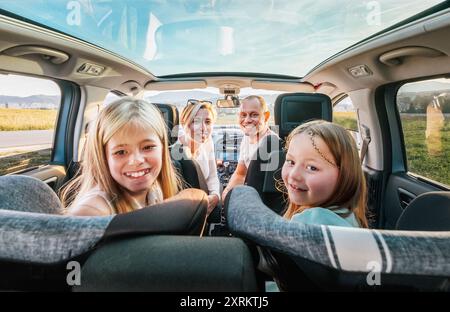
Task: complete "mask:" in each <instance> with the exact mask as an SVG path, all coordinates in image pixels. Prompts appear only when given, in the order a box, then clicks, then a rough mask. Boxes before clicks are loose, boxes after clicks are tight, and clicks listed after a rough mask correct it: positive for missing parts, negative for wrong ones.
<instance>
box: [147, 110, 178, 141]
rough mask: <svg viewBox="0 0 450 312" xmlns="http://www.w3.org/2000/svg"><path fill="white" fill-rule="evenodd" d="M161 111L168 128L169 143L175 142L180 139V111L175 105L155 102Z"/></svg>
mask: <svg viewBox="0 0 450 312" xmlns="http://www.w3.org/2000/svg"><path fill="white" fill-rule="evenodd" d="M153 105H155V106H156V107H157V108H158V109H159V111H160V112H161V114H162V116H163V119H164V121H165V122H166V125H167V128H168V137H169V145H172V144H174V143H175V142H176V141H177V139H178V123H179V113H178V109H177V107H176V106H175V105H171V104H160V103H153Z"/></svg>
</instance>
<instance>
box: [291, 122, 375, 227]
mask: <svg viewBox="0 0 450 312" xmlns="http://www.w3.org/2000/svg"><path fill="white" fill-rule="evenodd" d="M304 132H306V133H308V134H309V135H312V136H317V137H320V138H321V139H322V140H323V141H324V142H325V144H326V145H327V146H328V148H329V150H330V152H331V154H332V155H333V157H334V159H335V162H336V163H335V164H336V165H337V167H338V168H339V175H338V178H337V183H336V187H335V189H334V191H333V193H332V194H331V196H330V197H329V198H328V199H326V200H325V201H324V202H323V203H319V205H320V206H321V207H325V208H326V207H331V206H339V207H346V208H348V209H349V210H350V211H352V212H353V213H354V214H355V217H356V219H357V220H358V223H359V224H360V226H361V227H365V228H367V227H368V223H367V217H366V205H367V202H366V201H367V187H366V182H365V178H364V173H363V171H362V168H361V161H360V158H359V155H358V149H357V147H356V143H355V140H354V139H353V138H352V136H351V135H350V133H349V132H348V131H347V130H346V129H345V128H343V127H341V126H340V125H337V124H334V123H331V122H328V121H324V120H315V121H310V122H307V123H304V124H302V125H300V126H298V127H297V128H295V129H294V130H293V131H292V132H291V133H290V134H289V136H288V138H287V140H286V150H287V149H288V148H289V144H290V142H291V141H292V138H293V137H294V136H296V135H297V134H300V133H304ZM283 191H284V192H286V189H285V187H283ZM305 209H306V208H305V207H302V206H298V205H296V204H294V203H292V202H290V203H289V205H288V209H287V210H286V213H285V214H284V216H285V217H286V218H288V219H291V218H292V216H293V215H294V214H296V213H299V212H302V211H303V210H305Z"/></svg>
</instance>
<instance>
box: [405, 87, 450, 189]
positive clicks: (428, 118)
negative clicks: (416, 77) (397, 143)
mask: <svg viewBox="0 0 450 312" xmlns="http://www.w3.org/2000/svg"><path fill="white" fill-rule="evenodd" d="M397 109H398V111H399V113H400V120H401V125H402V129H403V138H404V141H405V149H406V159H407V167H408V171H409V172H411V173H413V174H418V175H420V176H423V177H426V178H429V179H432V180H435V181H437V182H440V183H443V184H446V185H450V175H449V172H450V79H433V80H425V81H419V82H412V83H407V84H404V85H403V86H402V87H401V88H400V89H399V90H398V92H397Z"/></svg>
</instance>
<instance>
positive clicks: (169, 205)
mask: <svg viewBox="0 0 450 312" xmlns="http://www.w3.org/2000/svg"><path fill="white" fill-rule="evenodd" d="M102 5H106V4H102ZM11 8H14V6H12V7H11ZM11 8H9V7H8V6H6V5H5V7H0V76H4V77H11V76H15V75H17V76H23V77H32V78H39V79H45V80H48V81H51V82H52V83H53V84H55V85H56V86H57V89H58V90H59V91H60V97H59V102H58V107H59V109H58V110H57V116H56V117H55V120H56V121H55V125H54V128H53V132H52V135H51V136H52V143H51V153H50V154H49V159H48V161H46V163H44V164H39V165H33V162H32V161H30V160H27V161H22V163H21V166H22V165H23V166H22V167H17V168H16V169H10V170H9V171H5V172H3V171H2V172H1V173H0V174H1V175H0V275H1V276H2V278H1V279H0V290H5V291H30V290H38V291H43V290H45V291H65V292H71V291H74V292H92V291H189V292H191V291H209V292H210V291H220V292H266V291H268V288H267V285H268V283H269V282H272V281H275V282H276V283H277V285H278V288H279V290H281V291H308V290H316V291H330V290H331V291H336V290H337V291H405V290H406V291H446V292H448V291H450V286H449V285H450V283H449V282H450V248H449V246H450V135H449V133H450V121H449V120H450V110H448V111H445V110H444V113H442V112H441V113H440V114H441V115H440V116H442V117H440V118H442V124H443V126H441V127H440V128H439V129H440V130H439V142H440V143H439V144H438V145H434V146H433V147H430V148H428V151H429V153H430V154H429V155H428V156H425V157H422V158H421V157H419V156H417V157H416V156H415V158H414V157H412V156H411V154H409V153H410V151H411V149H412V148H413V147H414V146H417V144H419V143H417V142H415V141H412V139H410V138H411V136H412V135H413V134H414V133H418V126H411V128H406V127H405V124H406V121H407V120H409V119H408V118H410V119H411V118H415V117H414V116H412V115H413V114H415V113H417V112H412V113H411V112H409V111H408V112H409V113H404V112H406V109H409V108H410V106H408V105H410V104H408V105H406V104H405V105H406V106H405V105H404V106H402V105H403V104H402V103H404V102H402V101H404V100H405V98H410V99H411V103H414V105H416V104H417V103H419V98H418V95H411V94H412V92H411V90H412V88H413V87H415V86H423V89H424V90H426V91H423V92H425V93H426V94H425V95H426V96H428V97H429V98H430V99H431V100H432V103H435V104H434V106H428V108H427V106H423V107H422V108H423V109H424V110H425V111H426V112H428V111H432V110H438V109H440V110H441V111H442V107H447V106H445V105H448V104H447V102H445V101H447V100H448V101H449V103H450V41H449V40H448V38H449V35H450V4H449V2H448V1H444V2H441V3H439V4H436V5H433V6H430V8H428V9H427V10H421V12H419V13H418V14H415V15H413V16H411V17H410V18H408V19H404V20H402V21H399V22H398V23H396V24H395V25H393V26H391V27H388V28H386V29H384V30H383V31H380V32H377V33H374V34H371V35H370V36H369V37H367V38H365V39H364V40H361V41H359V42H355V43H354V44H352V45H351V46H349V47H346V46H345V47H342V49H340V50H339V51H340V52H339V53H337V54H334V55H333V56H332V57H329V58H327V59H324V60H322V61H321V62H320V63H312V64H310V65H311V66H310V70H309V71H307V73H306V74H305V75H300V74H299V75H298V76H289V75H285V74H283V73H274V74H267V73H258V72H248V71H245V70H244V71H233V72H227V71H226V70H224V69H223V68H226V67H217V70H216V71H211V72H201V71H200V72H183V71H180V72H179V73H177V74H173V75H156V74H154V73H153V72H152V69H151V68H150V69H149V68H145V67H144V66H142V65H141V64H139V62H137V61H134V60H133V55H131V54H130V55H120V54H119V53H117V52H112V51H110V50H109V49H108V48H105V47H103V46H101V45H100V44H98V43H91V42H89V41H87V40H85V39H80V38H77V37H76V36H73V35H71V34H70V33H68V31H67V30H65V29H62V30H59V29H57V28H56V26H54V25H45V24H43V23H41V22H40V21H39V20H37V19H36V20H33V19H32V18H30V17H28V18H27V17H23V18H21V17H20V14H19V13H18V12H15V11H14V10H13V9H11ZM99 24H100V22H99ZM149 29H150V28H149ZM120 31H121V30H117V32H118V33H120ZM123 31H125V30H123ZM225 33H226V32H225ZM186 36H187V35H186ZM165 49H168V48H167V47H165ZM236 49H237V48H236ZM163 52H164V53H166V54H167V55H169V56H170V55H171V54H170V53H175V51H173V52H171V51H169V50H164V49H162V52H161V53H163ZM291 52H292V53H293V54H295V53H297V51H289V53H291ZM193 54H194V53H193ZM197 57H199V58H201V56H197ZM243 62H245V59H244V60H243ZM161 64H162V65H164V64H165V63H164V60H161V61H160V63H158V66H162V65H161ZM155 66H156V65H155ZM180 66H181V65H180ZM444 82H445V83H447V84H448V89H445V88H441V89H438V90H434V89H430V88H433V87H434V86H437V85H438V84H439V83H441V84H442V85H444ZM433 83H434V84H433ZM424 86H426V87H427V88H428V89H426V88H425V87H424ZM206 88H215V89H217V90H219V93H220V99H222V98H224V99H226V98H227V95H229V94H232V95H235V96H236V97H237V98H238V99H242V98H243V97H245V95H244V94H243V93H242V90H244V89H246V88H248V89H250V94H251V92H252V90H254V91H255V92H256V91H257V90H266V91H270V92H273V94H275V95H274V96H273V98H274V101H273V103H271V104H273V115H274V116H273V117H274V119H273V124H271V127H272V128H273V129H276V132H277V134H278V135H279V139H278V138H276V137H268V138H267V139H266V140H265V141H264V142H263V143H261V145H260V146H259V149H258V152H257V154H256V155H257V157H256V159H254V160H252V162H251V163H250V165H249V169H248V173H247V175H246V179H245V185H244V186H238V187H236V188H234V189H233V190H232V191H231V192H230V193H229V195H228V196H227V198H226V199H222V200H223V202H222V204H219V205H218V206H217V207H216V209H214V211H213V212H212V213H211V214H209V215H207V212H206V210H207V200H206V193H205V192H207V191H208V189H207V186H206V182H205V178H204V177H203V174H202V172H201V170H200V167H199V165H198V163H197V162H196V161H195V160H193V159H186V157H179V156H180V155H179V153H180V148H179V145H177V138H178V126H179V114H180V113H181V111H180V106H178V105H175V103H174V102H173V103H170V101H168V102H163V101H161V102H159V101H157V100H155V102H152V103H153V104H155V105H156V106H157V107H158V109H159V110H160V111H161V114H162V116H163V118H164V120H165V121H166V125H167V130H168V133H169V137H170V140H171V141H170V143H171V156H172V159H173V163H174V166H175V167H176V169H177V171H178V173H179V175H180V176H181V177H182V178H183V180H184V186H185V189H184V190H182V191H181V192H180V193H179V194H177V195H176V196H174V197H173V198H171V199H168V200H166V201H164V202H163V203H161V204H157V205H154V206H151V207H146V208H142V209H140V210H137V211H134V212H131V213H127V214H120V215H114V216H105V217H92V218H87V217H74V216H68V215H65V214H64V208H63V207H62V204H61V201H60V199H59V197H58V194H59V190H60V189H61V187H62V186H63V185H64V184H65V183H67V181H69V180H70V179H71V178H73V177H74V176H76V175H78V174H82V172H81V171H80V169H79V167H80V166H79V163H80V161H81V160H82V155H83V146H84V143H85V138H86V134H87V127H88V125H89V123H90V122H91V121H92V120H94V119H95V117H96V116H97V114H98V112H99V110H100V109H102V108H103V107H104V105H107V104H105V99H107V98H109V97H111V98H112V99H115V98H119V97H123V96H132V97H137V98H142V97H143V94H144V93H145V92H153V93H157V92H168V93H170V92H176V91H186V92H188V91H189V92H191V91H192V90H198V89H206ZM417 88H419V87H417ZM1 90H3V89H0V91H1ZM402 90H403V91H404V92H403V91H402ZM417 90H418V89H417ZM430 90H434V91H433V92H431V91H430ZM400 91H402V92H403V93H401V92H400ZM1 92H3V91H1ZM427 92H428V93H427ZM400 93H401V94H402V96H403V97H401V96H400ZM271 94H272V93H271ZM440 94H442V96H441V95H440ZM0 95H2V94H0ZM347 100H350V101H351V103H352V105H353V107H354V111H355V116H356V119H355V123H354V127H353V128H352V129H349V131H351V132H352V134H353V135H354V137H355V140H357V142H358V147H359V148H360V155H361V166H362V168H363V171H364V174H365V178H366V183H367V187H368V203H367V205H368V210H369V213H370V226H369V229H348V228H340V227H334V226H323V225H322V226H321V225H308V224H299V223H296V224H294V223H293V222H289V221H288V220H286V219H285V218H283V217H282V215H283V212H284V209H285V207H286V200H287V199H286V195H285V194H284V193H283V192H282V191H280V188H279V185H278V183H279V181H280V179H281V167H282V165H283V163H284V159H285V154H286V151H285V149H284V140H285V138H286V136H287V135H288V134H289V133H290V131H292V129H294V128H295V127H296V126H298V125H300V124H302V123H304V122H306V121H309V120H313V119H324V120H327V121H331V122H336V121H337V116H338V114H337V110H336V109H335V108H336V107H338V106H339V105H341V104H342V103H344V102H345V101H347ZM11 101H12V100H10V106H11V103H12V102H11ZM414 101H415V102H414ZM233 103H234V104H230V105H237V104H239V103H237V102H236V101H233ZM405 103H406V102H405ZM408 103H409V102H408ZM436 103H437V105H436ZM440 103H441V104H440ZM442 103H444V104H442ZM411 105H412V104H411ZM417 105H419V104H417ZM420 105H421V104H420ZM404 107H406V108H404ZM430 107H432V108H430ZM436 107H438V108H436ZM449 107H450V106H449ZM1 108H2V103H0V109H1ZM234 108H236V107H234ZM5 109H8V104H7V103H6V104H5ZM223 109H225V108H223ZM229 109H230V110H232V109H233V107H231V108H229ZM402 109H405V110H402ZM445 109H447V108H445ZM425 111H423V112H425ZM1 112H2V111H0V113H1ZM421 112H422V111H421ZM417 114H419V113H417ZM420 114H422V115H423V116H422V117H423V118H424V119H423V120H425V113H420ZM230 115H231V114H230ZM235 115H236V114H235ZM219 119H220V116H219ZM1 120H2V119H1V118H0V121H1ZM428 120H429V119H427V120H426V123H427V127H432V126H433V124H434V126H436V127H437V125H438V124H439V122H436V121H431V122H430V121H428ZM424 124H425V122H424ZM429 124H431V126H429ZM218 128H219V127H218ZM238 131H239V129H238V128H237V127H236V128H227V127H224V128H223V129H221V130H220V132H217V133H218V139H217V142H220V143H216V144H217V145H216V149H217V150H218V151H219V152H220V151H223V155H228V154H227V153H228V152H227V151H228V150H230V151H231V154H233V153H238V152H239V145H240V140H241V139H242V135H241V134H240V135H237V134H236V133H237V132H238ZM414 131H416V132H414ZM425 131H426V132H425ZM430 131H431V130H429V129H428V128H427V130H425V128H424V129H423V131H422V132H420V136H421V138H422V137H423V138H422V140H425V138H426V137H428V134H429V133H430ZM1 132H3V131H2V129H0V133H1ZM230 138H231V139H230ZM1 144H2V143H1V142H0V163H3V164H5V166H6V167H8V166H9V167H12V165H7V164H8V162H7V158H6V156H4V154H2V153H4V152H5V151H6V149H5V151H4V150H3V146H1ZM424 146H425V145H424ZM414 148H415V147H414ZM424 148H425V149H427V147H424ZM436 149H437V150H438V151H436ZM6 154H7V153H6ZM216 155H217V153H216ZM430 155H431V156H430ZM436 155H438V156H436ZM431 161H433V163H431ZM25 163H26V164H25ZM24 164H25V165H24ZM30 164H31V165H30ZM217 164H218V175H219V178H220V182H221V189H223V188H224V187H225V186H226V185H227V183H228V181H229V179H230V177H231V175H232V174H233V172H234V170H235V168H236V165H237V158H235V159H224V158H222V159H219V158H218V159H217ZM416 164H417V167H414V166H416ZM263 168H264V169H263ZM416 168H427V170H429V172H430V175H427V174H426V172H425V171H423V172H421V171H420V170H418V169H417V170H416ZM424 170H425V169H424ZM261 253H265V254H266V259H270V261H271V262H272V263H270V267H271V271H270V272H268V271H264V270H261V262H262V261H263V258H262V257H261ZM74 263H75V265H80V268H79V269H80V272H81V273H80V274H81V276H82V282H81V283H79V281H78V282H77V279H76V278H74V279H72V280H71V279H70V277H69V276H68V273H70V270H69V268H70V265H69V264H71V265H73V264H74ZM371 274H372V275H371ZM373 274H375V276H376V278H375V279H374V280H373V283H370V281H369V280H370V278H369V277H370V276H373ZM376 274H379V276H378V275H376ZM377 278H379V280H380V281H381V282H377Z"/></svg>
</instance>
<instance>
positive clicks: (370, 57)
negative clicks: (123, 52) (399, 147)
mask: <svg viewBox="0 0 450 312" xmlns="http://www.w3.org/2000/svg"><path fill="white" fill-rule="evenodd" d="M449 33H450V9H446V10H443V11H440V12H438V13H436V14H433V15H431V16H427V17H425V18H423V19H421V20H418V21H415V22H413V23H411V24H409V25H406V26H403V27H401V28H399V29H395V30H391V31H389V32H387V33H384V34H382V35H379V36H377V37H374V38H372V39H371V40H369V41H367V42H364V43H361V44H359V45H356V46H354V47H352V48H350V49H347V50H345V51H344V52H342V53H340V54H338V55H337V56H335V57H333V58H331V59H329V60H327V62H325V63H322V64H320V65H319V66H318V67H316V68H315V69H313V70H312V71H311V72H310V73H308V74H307V75H306V76H305V77H304V78H303V79H295V78H294V79H289V78H283V77H282V78H280V77H276V76H273V77H271V76H270V75H269V76H268V75H261V76H260V77H258V74H245V73H239V74H236V75H230V74H224V75H223V76H220V75H217V74H215V75H210V74H191V75H186V76H185V77H177V78H158V77H155V76H153V75H152V74H151V73H150V72H149V71H147V70H146V69H144V68H142V67H140V66H139V65H137V64H134V63H131V62H130V61H128V60H126V59H124V58H122V57H120V56H119V55H115V54H113V53H110V52H108V51H106V50H104V49H101V48H99V47H96V46H94V45H91V44H89V43H86V42H84V41H81V40H78V39H74V38H72V37H69V36H66V35H63V34H60V33H56V32H53V31H50V30H47V29H43V28H40V27H38V26H35V25H30V24H28V23H25V22H22V21H17V20H14V19H12V18H9V17H6V16H0V38H1V39H0V69H1V70H2V71H4V72H17V73H27V74H31V75H36V76H47V77H54V78H59V79H65V80H70V81H73V82H75V83H77V84H79V85H81V86H83V85H91V86H96V87H102V88H107V89H116V90H120V91H122V92H129V91H130V90H131V89H134V90H136V88H137V89H139V90H142V89H144V88H145V89H149V90H172V89H188V88H192V87H196V86H206V87H211V86H212V87H218V88H220V87H221V86H224V85H227V84H231V85H235V86H238V87H240V88H244V87H253V88H266V89H272V90H282V91H289V92H293V91H298V92H314V91H316V92H320V93H324V94H327V95H329V96H330V97H332V98H334V97H337V96H338V95H340V94H342V93H347V92H350V91H353V90H358V89H363V88H371V89H374V88H376V87H377V86H379V85H382V84H385V83H388V82H392V81H399V80H404V79H411V78H415V77H419V76H428V75H430V76H431V75H439V74H446V73H448V72H450V59H449V56H450V41H448V40H447V38H448V34H449ZM20 46H27V47H29V46H38V47H45V48H50V49H53V50H56V51H58V52H59V51H61V52H63V53H66V54H67V55H68V56H69V59H68V60H67V61H66V62H64V63H62V64H54V63H52V60H51V59H48V58H47V59H45V58H43V57H42V55H39V54H23V55H20V53H19V55H17V56H13V55H16V54H17V53H16V54H15V53H13V52H14V48H16V47H20ZM411 47H420V48H426V49H431V50H430V51H434V52H436V53H435V54H436V55H433V56H424V55H422V54H423V53H417V55H414V53H415V52H414V53H413V55H408V54H406V55H403V56H401V57H399V58H398V62H399V65H392V66H390V65H386V64H383V63H382V62H381V61H380V56H381V55H383V54H384V53H386V52H392V51H394V52H395V51H398V50H399V49H400V48H411ZM11 51H12V52H11ZM400 54H401V53H400ZM425 55H426V53H425ZM85 63H89V64H95V65H99V66H101V67H104V68H105V69H104V71H103V72H102V73H101V74H100V75H98V76H92V75H89V74H83V73H79V72H77V70H79V68H80V67H81V66H82V65H83V64H85ZM359 65H365V66H367V67H368V68H369V71H370V73H371V74H370V75H369V76H366V77H360V78H355V77H353V76H352V75H351V74H350V72H349V69H350V68H352V67H355V66H359Z"/></svg>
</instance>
